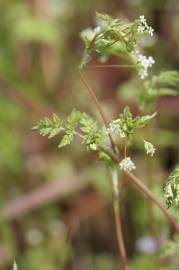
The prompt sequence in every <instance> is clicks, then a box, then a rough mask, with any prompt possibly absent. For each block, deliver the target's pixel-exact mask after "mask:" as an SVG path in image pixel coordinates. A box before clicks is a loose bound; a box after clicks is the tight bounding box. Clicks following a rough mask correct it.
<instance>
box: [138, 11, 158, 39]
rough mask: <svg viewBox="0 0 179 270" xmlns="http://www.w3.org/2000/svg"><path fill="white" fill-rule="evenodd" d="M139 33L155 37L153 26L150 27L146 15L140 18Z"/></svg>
mask: <svg viewBox="0 0 179 270" xmlns="http://www.w3.org/2000/svg"><path fill="white" fill-rule="evenodd" d="M137 32H138V33H144V32H147V33H148V34H149V35H151V36H153V33H154V29H153V28H152V27H151V26H148V24H147V21H146V19H145V17H144V15H141V16H140V17H139V24H138V27H137Z"/></svg>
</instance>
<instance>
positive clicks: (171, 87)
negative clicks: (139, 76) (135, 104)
mask: <svg viewBox="0 0 179 270" xmlns="http://www.w3.org/2000/svg"><path fill="white" fill-rule="evenodd" d="M178 87H179V72H178V71H175V70H173V71H164V72H161V73H160V74H159V75H155V76H153V77H152V78H151V80H148V81H146V82H145V83H144V90H143V92H142V94H141V95H140V97H139V105H140V107H141V108H142V109H144V108H145V107H146V106H148V105H150V104H152V103H153V102H154V101H155V100H156V98H157V97H159V96H176V95H178Z"/></svg>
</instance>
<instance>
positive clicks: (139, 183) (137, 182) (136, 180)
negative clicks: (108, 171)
mask: <svg viewBox="0 0 179 270" xmlns="http://www.w3.org/2000/svg"><path fill="white" fill-rule="evenodd" d="M125 173H126V174H127V175H128V177H129V178H130V180H131V181H132V182H133V183H134V184H135V185H136V186H137V187H138V188H139V189H140V190H142V191H143V192H144V193H145V195H146V196H147V197H148V198H149V199H150V200H151V201H152V202H153V203H155V204H156V205H157V206H158V207H159V208H160V209H161V210H162V212H163V213H164V215H165V216H166V218H167V219H168V221H169V222H170V224H171V225H172V226H173V227H174V228H175V230H176V232H178V233H179V226H178V225H177V223H176V221H175V220H174V218H173V217H172V216H171V215H170V213H169V211H168V210H167V209H166V208H165V206H164V205H163V204H162V203H161V202H160V201H159V200H158V199H157V197H155V195H154V194H153V193H152V192H151V191H150V190H149V189H148V188H147V187H146V186H145V185H144V184H143V182H142V181H141V180H140V179H139V178H138V177H137V176H135V175H134V174H133V173H131V172H129V171H125Z"/></svg>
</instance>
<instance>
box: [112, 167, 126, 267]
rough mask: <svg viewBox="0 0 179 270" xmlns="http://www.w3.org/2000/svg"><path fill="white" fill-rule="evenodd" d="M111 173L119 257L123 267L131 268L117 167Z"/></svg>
mask: <svg viewBox="0 0 179 270" xmlns="http://www.w3.org/2000/svg"><path fill="white" fill-rule="evenodd" d="M111 175H112V184H113V191H114V199H113V208H114V218H115V226H116V234H117V241H118V248H119V257H120V258H121V261H122V266H123V269H124V270H129V267H128V263H127V256H126V250H125V245H124V238H123V233H122V226H121V218H120V207H119V187H118V173H117V169H114V170H113V171H112V172H111Z"/></svg>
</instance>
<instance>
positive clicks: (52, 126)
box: [32, 114, 64, 139]
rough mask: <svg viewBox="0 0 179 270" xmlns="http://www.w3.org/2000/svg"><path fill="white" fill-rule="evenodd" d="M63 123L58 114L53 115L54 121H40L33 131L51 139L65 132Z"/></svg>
mask: <svg viewBox="0 0 179 270" xmlns="http://www.w3.org/2000/svg"><path fill="white" fill-rule="evenodd" d="M62 123H63V122H62V120H61V119H60V118H59V117H58V116H57V115H56V114H53V117H52V119H49V118H47V117H46V118H45V119H44V120H40V121H39V122H38V123H37V125H36V126H34V127H33V128H32V129H33V130H35V131H36V130H37V131H39V133H40V134H41V135H42V136H47V135H48V138H49V139H50V138H53V137H54V136H56V135H58V134H59V133H60V132H61V131H62V130H64V128H63V126H62Z"/></svg>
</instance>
